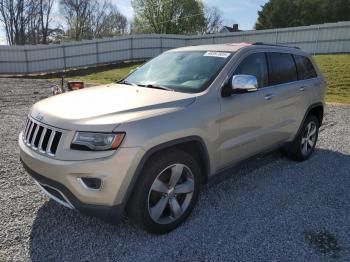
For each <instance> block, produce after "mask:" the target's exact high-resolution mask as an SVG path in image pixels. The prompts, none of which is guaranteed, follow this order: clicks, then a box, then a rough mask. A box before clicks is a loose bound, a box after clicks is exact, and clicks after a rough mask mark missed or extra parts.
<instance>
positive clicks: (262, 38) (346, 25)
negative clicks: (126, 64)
mask: <svg viewBox="0 0 350 262" xmlns="http://www.w3.org/2000/svg"><path fill="white" fill-rule="evenodd" d="M234 42H264V43H270V44H271V43H272V44H282V45H290V46H297V47H300V48H301V49H302V50H305V51H307V52H310V53H315V54H327V53H350V22H339V23H330V24H322V25H312V26H303V27H293V28H284V29H270V30H261V31H244V32H237V33H225V34H215V35H205V36H183V35H157V34H152V35H131V36H125V37H118V38H111V39H100V40H88V41H81V42H72V43H65V44H61V45H36V46H30V45H27V46H0V74H7V75H10V74H34V73H44V72H57V71H61V70H65V69H69V68H77V67H87V66H95V65H99V64H108V63H115V62H121V61H127V60H146V59H149V58H152V57H154V56H156V55H158V54H160V53H162V52H163V51H165V50H168V49H172V48H176V47H182V46H190V45H201V44H220V43H234Z"/></svg>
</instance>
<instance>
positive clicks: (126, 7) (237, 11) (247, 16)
mask: <svg viewBox="0 0 350 262" xmlns="http://www.w3.org/2000/svg"><path fill="white" fill-rule="evenodd" d="M267 1H268V0H203V2H204V3H205V4H206V5H208V6H216V7H218V8H219V9H220V10H221V12H222V16H223V20H224V25H227V26H232V24H239V28H240V29H241V30H251V29H253V27H254V24H255V21H256V19H257V17H258V14H257V12H258V10H260V9H261V6H262V5H263V4H265V3H266V2H267ZM57 2H58V1H57ZM113 2H114V3H115V4H116V5H117V7H118V8H119V10H120V12H121V13H122V14H124V15H125V16H126V17H127V18H128V20H129V21H131V20H132V19H133V9H132V7H131V0H113ZM59 13H60V12H59V8H58V7H57V5H56V7H55V11H54V15H53V22H56V23H59V22H60V20H62V19H63V18H62V17H61V16H60V14H59ZM4 44H6V38H5V33H4V29H3V28H2V27H1V28H0V45H4Z"/></svg>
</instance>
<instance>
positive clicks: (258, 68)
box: [233, 53, 268, 88]
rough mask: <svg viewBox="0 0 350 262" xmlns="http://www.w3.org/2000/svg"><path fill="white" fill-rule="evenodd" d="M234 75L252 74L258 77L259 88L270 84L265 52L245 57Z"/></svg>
mask: <svg viewBox="0 0 350 262" xmlns="http://www.w3.org/2000/svg"><path fill="white" fill-rule="evenodd" d="M233 75H252V76H255V77H256V78H257V79H258V88H261V87H265V86H268V70H267V62H266V55H265V53H256V54H251V55H249V56H247V57H246V58H244V60H243V61H242V62H241V63H240V65H239V66H238V67H237V69H236V71H235V72H234V74H233Z"/></svg>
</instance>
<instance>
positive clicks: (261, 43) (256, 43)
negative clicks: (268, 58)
mask: <svg viewBox="0 0 350 262" xmlns="http://www.w3.org/2000/svg"><path fill="white" fill-rule="evenodd" d="M252 45H268V46H279V47H289V48H295V49H300V47H298V46H287V45H277V44H266V43H264V42H255V43H253V44H252Z"/></svg>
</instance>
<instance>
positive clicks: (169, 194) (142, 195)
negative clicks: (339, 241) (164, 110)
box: [127, 149, 201, 234]
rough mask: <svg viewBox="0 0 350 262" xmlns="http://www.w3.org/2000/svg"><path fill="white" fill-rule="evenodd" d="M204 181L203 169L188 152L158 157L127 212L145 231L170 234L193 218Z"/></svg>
mask: <svg viewBox="0 0 350 262" xmlns="http://www.w3.org/2000/svg"><path fill="white" fill-rule="evenodd" d="M200 181H201V179H200V169H199V166H198V164H197V162H196V161H195V160H194V158H193V157H192V156H191V155H189V154H188V153H186V152H184V151H181V150H177V149H176V150H171V151H166V152H162V153H160V154H156V155H155V156H153V157H151V159H149V160H148V161H147V163H146V164H145V167H144V168H143V170H142V173H141V176H140V178H139V179H138V181H137V183H136V185H135V188H134V191H133V194H132V196H131V199H130V201H129V203H128V206H127V213H128V215H129V216H130V218H131V220H133V221H134V222H135V223H136V224H137V225H138V226H140V227H141V228H143V229H144V230H146V231H148V232H151V233H155V234H164V233H167V232H169V231H171V230H173V229H175V228H177V227H178V226H179V225H180V224H182V223H183V222H184V221H185V220H186V218H187V217H188V216H189V215H190V213H191V211H192V210H193V208H194V206H195V204H196V202H197V200H198V195H199V191H200V183H201V182H200Z"/></svg>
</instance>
